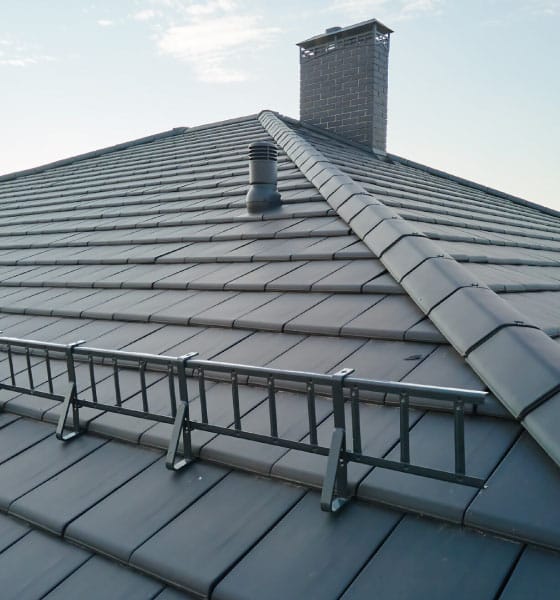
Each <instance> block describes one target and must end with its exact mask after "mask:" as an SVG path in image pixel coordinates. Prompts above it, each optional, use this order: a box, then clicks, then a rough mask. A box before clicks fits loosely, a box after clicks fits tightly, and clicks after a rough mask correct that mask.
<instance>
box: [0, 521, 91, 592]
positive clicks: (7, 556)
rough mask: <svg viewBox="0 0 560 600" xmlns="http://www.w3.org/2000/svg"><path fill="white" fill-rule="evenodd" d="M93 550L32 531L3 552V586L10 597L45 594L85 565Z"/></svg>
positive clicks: (0, 558)
mask: <svg viewBox="0 0 560 600" xmlns="http://www.w3.org/2000/svg"><path fill="white" fill-rule="evenodd" d="M89 556H90V555H89V554H88V553H87V552H85V551H84V550H81V549H80V548H75V547H73V546H71V545H70V544H65V543H64V542H62V541H61V540H59V539H56V538H54V537H51V536H49V535H46V534H44V533H40V532H38V531H31V532H30V533H28V534H27V535H26V536H24V537H23V538H21V539H20V540H19V541H17V542H16V543H15V544H14V545H13V546H10V547H9V548H8V549H7V550H4V552H2V554H0V589H2V596H3V598H5V599H6V600H12V599H13V600H21V599H22V598H26V599H30V600H31V599H32V598H42V597H43V596H44V595H45V594H47V593H48V592H49V591H50V590H51V589H52V588H53V587H54V586H56V585H57V584H58V583H59V582H60V581H62V580H63V579H66V577H68V576H69V575H70V574H71V573H72V572H73V571H75V570H76V569H77V568H78V567H79V566H80V565H82V564H83V563H84V562H85V561H86V560H87V559H88V558H89Z"/></svg>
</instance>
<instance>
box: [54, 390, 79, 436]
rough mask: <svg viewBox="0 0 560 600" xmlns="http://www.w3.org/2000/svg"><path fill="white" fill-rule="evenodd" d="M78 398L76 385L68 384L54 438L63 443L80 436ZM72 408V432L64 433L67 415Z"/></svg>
mask: <svg viewBox="0 0 560 600" xmlns="http://www.w3.org/2000/svg"><path fill="white" fill-rule="evenodd" d="M77 401H78V396H77V394H76V384H75V383H70V384H69V386H68V390H67V392H66V394H65V395H64V402H63V404H62V413H61V414H60V417H59V418H58V424H57V426H56V437H57V439H59V440H61V441H63V442H69V441H70V440H73V439H74V438H77V437H78V436H80V435H81V434H82V429H81V427H80V413H79V407H78V402H77ZM70 407H72V431H69V432H67V433H65V431H66V420H67V419H68V413H69V412H70Z"/></svg>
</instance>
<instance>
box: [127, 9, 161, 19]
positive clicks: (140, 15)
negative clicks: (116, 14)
mask: <svg viewBox="0 0 560 600" xmlns="http://www.w3.org/2000/svg"><path fill="white" fill-rule="evenodd" d="M158 14H159V11H157V10H153V9H152V8H146V9H144V10H139V11H138V12H137V13H134V14H133V15H132V18H133V19H134V20H135V21H149V20H151V19H155V18H156V17H157V16H158Z"/></svg>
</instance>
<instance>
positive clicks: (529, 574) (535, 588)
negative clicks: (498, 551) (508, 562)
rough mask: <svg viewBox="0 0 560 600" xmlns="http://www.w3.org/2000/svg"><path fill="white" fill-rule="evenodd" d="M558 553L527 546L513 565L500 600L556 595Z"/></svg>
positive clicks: (543, 598)
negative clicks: (513, 567)
mask: <svg viewBox="0 0 560 600" xmlns="http://www.w3.org/2000/svg"><path fill="white" fill-rule="evenodd" d="M558 561H559V557H558V554H555V553H552V552H547V551H546V550H541V549H540V548H533V547H530V546H529V547H527V548H525V550H524V551H523V554H522V555H521V558H520V559H519V562H518V563H517V565H516V566H515V569H514V570H513V573H512V574H511V577H510V578H509V580H508V582H507V584H506V586H505V588H504V590H503V592H502V593H501V594H500V600H523V599H524V598H532V599H533V600H552V599H553V598H555V597H556V596H557V595H558V586H559V585H560V569H559V567H560V563H559V562H558Z"/></svg>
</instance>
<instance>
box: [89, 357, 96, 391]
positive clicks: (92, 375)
mask: <svg viewBox="0 0 560 600" xmlns="http://www.w3.org/2000/svg"><path fill="white" fill-rule="evenodd" d="M88 368H89V382H90V387H91V397H92V398H93V401H94V402H97V383H96V382H95V369H94V364H93V356H91V355H90V356H88Z"/></svg>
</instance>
